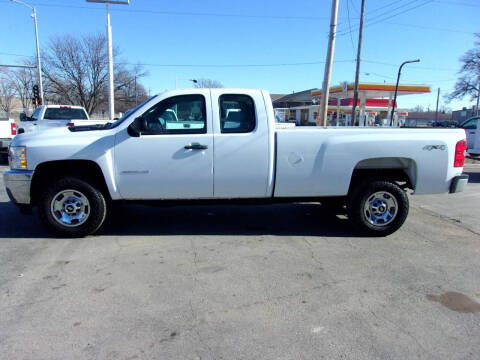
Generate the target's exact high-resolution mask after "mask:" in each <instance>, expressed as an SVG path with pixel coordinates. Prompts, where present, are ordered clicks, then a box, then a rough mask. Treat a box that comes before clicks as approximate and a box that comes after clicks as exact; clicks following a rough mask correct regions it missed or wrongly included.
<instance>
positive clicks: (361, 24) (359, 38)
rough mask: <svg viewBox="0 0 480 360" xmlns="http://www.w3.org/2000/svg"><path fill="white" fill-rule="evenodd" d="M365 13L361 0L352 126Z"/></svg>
mask: <svg viewBox="0 0 480 360" xmlns="http://www.w3.org/2000/svg"><path fill="white" fill-rule="evenodd" d="M364 13H365V0H362V9H361V11H360V29H359V31H358V46H357V69H356V70H355V86H354V88H353V104H352V105H353V106H352V126H355V120H356V117H357V112H356V107H357V101H358V80H359V77H360V56H361V54H362V36H363V18H364V16H363V14H364Z"/></svg>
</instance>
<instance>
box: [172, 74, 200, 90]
mask: <svg viewBox="0 0 480 360" xmlns="http://www.w3.org/2000/svg"><path fill="white" fill-rule="evenodd" d="M178 80H187V81H191V82H192V83H194V84H196V83H198V80H197V79H183V78H179V77H178V76H177V77H176V78H175V90H177V89H178Z"/></svg>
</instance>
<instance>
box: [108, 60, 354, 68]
mask: <svg viewBox="0 0 480 360" xmlns="http://www.w3.org/2000/svg"><path fill="white" fill-rule="evenodd" d="M354 61H355V59H350V60H335V61H334V63H347V62H354ZM117 64H122V65H140V66H146V67H149V66H151V67H198V68H249V67H283V66H304V65H320V64H325V61H309V62H295V63H271V64H153V63H130V62H117Z"/></svg>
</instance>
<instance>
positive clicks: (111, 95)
mask: <svg viewBox="0 0 480 360" xmlns="http://www.w3.org/2000/svg"><path fill="white" fill-rule="evenodd" d="M87 2H93V3H102V4H105V5H106V10H107V47H108V49H107V51H108V116H109V119H110V120H113V119H114V117H115V89H114V87H113V50H112V27H111V25H110V11H109V8H108V4H119V5H128V4H129V3H130V0H87Z"/></svg>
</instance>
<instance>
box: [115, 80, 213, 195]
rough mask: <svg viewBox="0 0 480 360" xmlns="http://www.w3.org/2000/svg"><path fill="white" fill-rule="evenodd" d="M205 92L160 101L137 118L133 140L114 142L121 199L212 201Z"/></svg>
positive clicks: (124, 134) (121, 137)
mask: <svg viewBox="0 0 480 360" xmlns="http://www.w3.org/2000/svg"><path fill="white" fill-rule="evenodd" d="M211 113H212V112H211V105H210V92H209V90H200V89H199V90H198V93H196V94H188V95H178V96H173V97H169V98H166V99H162V100H161V101H159V102H158V103H156V104H155V105H153V106H152V107H151V108H150V109H148V110H147V111H146V112H145V113H143V114H142V115H141V118H142V122H143V124H144V127H145V128H146V129H144V130H145V132H142V134H141V135H140V136H138V137H136V136H132V135H131V134H129V131H128V128H124V129H122V130H121V131H119V132H118V133H117V135H116V138H115V172H116V179H117V184H118V188H119V191H120V193H121V195H122V197H123V198H124V199H201V198H212V197H213V133H212V116H211Z"/></svg>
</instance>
